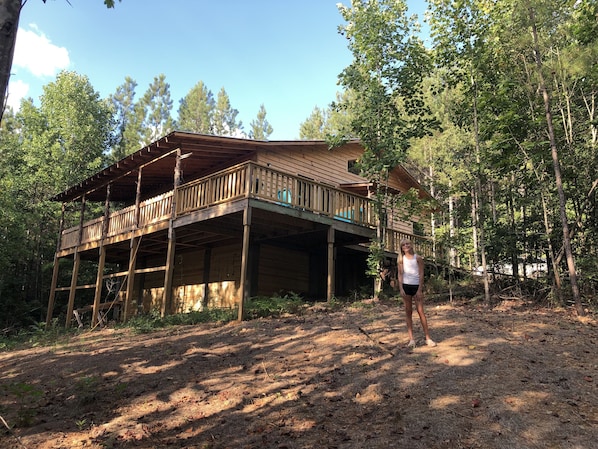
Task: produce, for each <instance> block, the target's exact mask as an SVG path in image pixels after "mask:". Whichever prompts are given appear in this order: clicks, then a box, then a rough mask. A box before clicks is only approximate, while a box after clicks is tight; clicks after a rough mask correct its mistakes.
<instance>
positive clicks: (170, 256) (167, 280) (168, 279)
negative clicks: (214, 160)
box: [161, 148, 181, 317]
mask: <svg viewBox="0 0 598 449" xmlns="http://www.w3.org/2000/svg"><path fill="white" fill-rule="evenodd" d="M180 184H181V149H180V148H178V149H177V150H176V162H175V165H174V183H173V189H172V201H171V211H170V222H169V224H168V249H167V251H166V270H165V273H164V294H163V295H162V310H161V315H162V316H163V317H164V316H166V315H168V314H170V313H172V276H173V274H174V255H175V250H176V232H175V230H174V219H175V218H176V197H177V191H178V188H179V185H180Z"/></svg>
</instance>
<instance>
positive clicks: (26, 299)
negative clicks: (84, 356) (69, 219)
mask: <svg viewBox="0 0 598 449" xmlns="http://www.w3.org/2000/svg"><path fill="white" fill-rule="evenodd" d="M111 117H112V114H111V107H110V105H109V102H108V101H106V100H102V99H100V97H99V94H98V93H97V92H96V91H95V90H94V89H93V88H92V87H91V85H90V83H89V81H88V79H87V78H86V77H84V76H81V75H78V74H76V73H73V72H61V73H60V74H59V75H58V76H57V77H56V80H55V81H54V82H51V83H49V84H48V85H46V86H45V87H44V90H43V94H42V96H41V105H40V107H39V108H38V107H36V106H35V105H34V104H33V101H32V100H31V99H29V100H25V101H23V102H22V103H21V107H20V110H19V112H18V114H16V115H15V116H14V117H13V115H12V114H10V115H9V116H8V117H7V118H6V119H4V120H3V121H2V127H1V128H0V134H1V136H0V137H1V139H0V151H1V153H2V157H1V158H0V160H1V163H0V173H1V174H2V177H1V189H0V191H1V193H0V205H1V206H2V219H0V241H2V246H1V247H0V253H1V255H0V264H1V266H0V268H1V269H2V271H1V274H0V298H2V299H1V301H2V303H3V304H2V305H3V306H4V307H3V310H4V311H12V312H13V313H11V314H9V315H6V318H4V319H5V320H6V321H4V322H3V323H2V325H4V326H5V327H11V326H16V325H22V324H23V323H28V322H31V321H37V320H39V319H40V318H42V317H43V313H42V312H41V311H42V309H43V307H44V306H45V303H46V301H47V297H48V296H47V294H48V287H49V277H50V275H51V263H50V262H51V261H52V257H53V253H54V250H55V247H56V238H57V232H58V229H57V227H58V223H59V218H60V205H58V204H56V203H54V202H52V201H49V198H50V197H51V196H52V195H55V194H56V193H58V192H60V191H62V190H64V189H65V188H67V187H69V186H71V185H73V184H75V183H77V182H79V181H80V180H81V179H83V178H85V177H88V176H89V175H91V174H92V173H95V172H97V171H98V170H99V169H101V168H103V167H104V166H105V163H106V153H107V149H108V145H109V142H110V136H111V127H112V123H111ZM2 316H3V317H5V315H4V314H2ZM9 320H10V321H9Z"/></svg>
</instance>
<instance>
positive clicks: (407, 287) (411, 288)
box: [403, 284, 419, 296]
mask: <svg viewBox="0 0 598 449" xmlns="http://www.w3.org/2000/svg"><path fill="white" fill-rule="evenodd" d="M418 289H419V285H411V284H403V291H404V292H405V294H406V295H407V296H415V294H416V293H417V290H418Z"/></svg>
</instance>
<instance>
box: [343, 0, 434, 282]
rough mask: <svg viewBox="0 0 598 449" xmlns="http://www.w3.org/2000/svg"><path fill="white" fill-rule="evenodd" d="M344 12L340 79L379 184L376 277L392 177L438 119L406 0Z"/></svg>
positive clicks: (370, 0)
mask: <svg viewBox="0 0 598 449" xmlns="http://www.w3.org/2000/svg"><path fill="white" fill-rule="evenodd" d="M339 10H340V13H341V15H342V16H343V19H344V20H345V21H346V25H344V26H342V27H340V28H339V30H340V32H341V34H343V35H344V36H345V37H346V38H347V40H348V42H349V43H348V46H349V49H350V51H351V52H352V54H353V62H352V63H351V65H350V66H349V67H347V68H346V69H345V70H343V72H342V73H341V74H340V75H339V83H340V84H341V85H342V86H343V87H345V88H346V89H347V90H350V91H351V92H352V93H353V94H354V95H353V96H352V97H351V98H350V101H348V102H347V103H346V104H345V107H346V108H347V110H349V111H350V113H349V116H350V119H351V121H350V128H351V131H352V134H353V135H355V136H358V137H359V138H360V139H361V141H362V142H363V145H364V147H365V152H364V154H363V156H362V158H361V160H360V164H359V165H360V168H361V172H362V174H363V175H364V176H365V177H366V178H367V179H368V180H370V181H371V182H372V184H373V185H375V186H377V194H376V198H375V209H376V212H377V214H378V216H379V217H380V220H379V221H380V223H381V224H380V226H379V229H378V235H377V239H376V241H375V242H373V244H372V245H371V249H372V251H371V253H370V260H369V267H370V274H372V275H375V274H377V273H378V272H379V266H380V263H381V260H382V257H383V256H382V255H383V250H384V248H383V242H384V235H383V231H384V228H383V226H382V221H383V219H382V217H383V216H384V214H385V212H384V210H385V208H386V207H388V205H389V200H392V198H391V197H390V198H389V195H388V193H387V190H386V189H385V188H384V186H385V185H386V184H387V179H388V175H389V173H390V171H391V170H392V169H393V168H395V167H396V166H397V165H399V164H400V163H401V162H402V161H403V160H404V159H405V155H406V151H407V149H408V148H409V145H410V141H411V139H412V138H415V137H421V136H423V135H425V134H426V133H428V132H429V129H430V127H431V126H432V125H433V123H434V121H433V118H432V117H431V116H430V114H429V110H428V108H427V106H426V105H425V102H424V101H423V90H422V80H423V78H424V77H425V76H426V74H427V73H429V70H430V68H431V67H430V58H429V55H428V53H427V51H426V49H425V48H424V46H423V43H422V41H421V40H419V39H418V38H416V37H415V35H414V31H415V30H416V29H417V25H416V23H415V21H414V20H412V19H409V18H407V16H406V12H407V6H406V4H405V2H404V1H395V0H356V1H353V2H352V6H351V7H346V6H344V5H339Z"/></svg>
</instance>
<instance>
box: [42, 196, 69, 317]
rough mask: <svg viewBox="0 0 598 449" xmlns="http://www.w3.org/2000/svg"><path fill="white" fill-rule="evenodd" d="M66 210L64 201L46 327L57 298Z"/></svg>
mask: <svg viewBox="0 0 598 449" xmlns="http://www.w3.org/2000/svg"><path fill="white" fill-rule="evenodd" d="M65 211H66V204H65V203H62V207H61V210H60V224H59V225H58V241H57V242H56V251H55V252H54V264H53V265H52V281H51V283H50V297H49V298H48V310H46V329H48V328H49V327H50V324H51V323H52V315H53V313H54V300H55V299H56V286H57V285H58V269H59V267H60V262H59V259H58V251H60V248H61V246H62V231H63V230H64V214H65Z"/></svg>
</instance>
